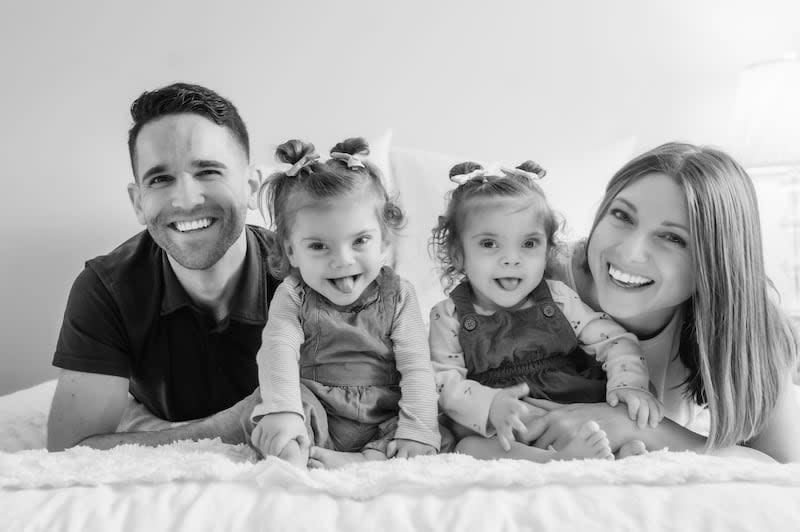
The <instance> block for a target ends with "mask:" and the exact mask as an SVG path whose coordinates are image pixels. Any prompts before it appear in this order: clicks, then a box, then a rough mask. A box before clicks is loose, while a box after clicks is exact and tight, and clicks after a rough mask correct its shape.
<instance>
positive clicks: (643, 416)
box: [637, 401, 650, 429]
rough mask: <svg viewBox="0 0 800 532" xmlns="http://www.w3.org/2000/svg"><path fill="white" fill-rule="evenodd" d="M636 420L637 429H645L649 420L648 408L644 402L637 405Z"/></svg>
mask: <svg viewBox="0 0 800 532" xmlns="http://www.w3.org/2000/svg"><path fill="white" fill-rule="evenodd" d="M638 418H639V419H638V421H637V424H638V425H639V428H640V429H643V428H645V427H646V426H647V421H648V419H649V418H650V408H648V405H647V402H646V401H645V402H642V404H640V405H639V414H638Z"/></svg>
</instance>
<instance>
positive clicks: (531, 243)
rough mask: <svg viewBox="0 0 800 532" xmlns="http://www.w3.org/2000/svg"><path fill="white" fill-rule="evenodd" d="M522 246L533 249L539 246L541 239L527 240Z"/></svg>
mask: <svg viewBox="0 0 800 532" xmlns="http://www.w3.org/2000/svg"><path fill="white" fill-rule="evenodd" d="M522 247H523V248H525V249H533V248H536V247H539V241H538V240H536V239H535V238H531V239H530V240H526V241H525V242H523V243H522Z"/></svg>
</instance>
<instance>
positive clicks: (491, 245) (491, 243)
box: [478, 238, 497, 249]
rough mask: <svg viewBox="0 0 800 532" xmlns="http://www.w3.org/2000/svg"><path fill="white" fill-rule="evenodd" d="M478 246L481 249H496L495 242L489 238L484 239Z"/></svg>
mask: <svg viewBox="0 0 800 532" xmlns="http://www.w3.org/2000/svg"><path fill="white" fill-rule="evenodd" d="M478 245H479V246H480V247H482V248H486V249H493V248H496V247H497V242H496V241H494V240H492V239H490V238H486V239H484V240H481V241H480V242H478Z"/></svg>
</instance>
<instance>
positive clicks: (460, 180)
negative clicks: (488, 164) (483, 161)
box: [450, 168, 488, 185]
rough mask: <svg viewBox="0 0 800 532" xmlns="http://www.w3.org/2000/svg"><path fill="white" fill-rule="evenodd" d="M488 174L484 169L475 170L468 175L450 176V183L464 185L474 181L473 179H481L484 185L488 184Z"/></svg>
mask: <svg viewBox="0 0 800 532" xmlns="http://www.w3.org/2000/svg"><path fill="white" fill-rule="evenodd" d="M487 173H488V172H487V171H486V170H484V169H483V168H478V169H477V170H473V171H472V172H470V173H468V174H456V175H451V176H450V181H452V182H453V183H456V184H458V185H463V184H464V183H466V182H467V181H472V180H473V179H481V180H482V181H483V182H484V183H485V182H486V174H487Z"/></svg>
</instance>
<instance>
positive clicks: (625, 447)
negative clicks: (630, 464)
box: [617, 440, 647, 458]
mask: <svg viewBox="0 0 800 532" xmlns="http://www.w3.org/2000/svg"><path fill="white" fill-rule="evenodd" d="M646 452H647V447H645V445H644V442H643V441H642V440H632V441H629V442H627V443H623V444H622V447H620V448H619V451H617V458H627V457H629V456H638V455H640V454H645V453H646Z"/></svg>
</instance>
